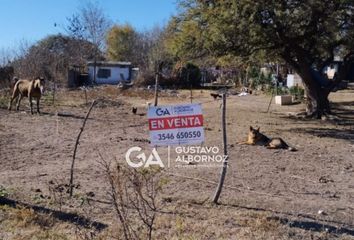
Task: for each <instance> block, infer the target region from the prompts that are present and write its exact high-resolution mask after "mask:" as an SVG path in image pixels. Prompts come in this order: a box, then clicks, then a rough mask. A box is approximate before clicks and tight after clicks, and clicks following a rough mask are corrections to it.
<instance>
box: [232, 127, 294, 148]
mask: <svg viewBox="0 0 354 240" xmlns="http://www.w3.org/2000/svg"><path fill="white" fill-rule="evenodd" d="M238 144H239V145H242V144H248V145H260V146H265V147H267V148H269V149H287V150H290V151H297V150H296V149H295V148H293V147H289V145H288V144H287V143H286V142H285V141H284V140H283V139H281V138H268V137H267V136H266V135H264V134H262V133H260V132H259V128H258V129H255V128H253V127H252V126H250V130H249V132H248V139H247V141H245V142H240V143H238Z"/></svg>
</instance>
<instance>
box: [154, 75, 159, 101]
mask: <svg viewBox="0 0 354 240" xmlns="http://www.w3.org/2000/svg"><path fill="white" fill-rule="evenodd" d="M158 85H159V73H156V78H155V103H154V106H155V107H156V106H157V103H158V98H159V94H158V91H159V90H158Z"/></svg>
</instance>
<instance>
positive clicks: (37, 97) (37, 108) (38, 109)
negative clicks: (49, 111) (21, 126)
mask: <svg viewBox="0 0 354 240" xmlns="http://www.w3.org/2000/svg"><path fill="white" fill-rule="evenodd" d="M37 113H40V112H39V97H37Z"/></svg>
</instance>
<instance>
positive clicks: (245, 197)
mask: <svg viewBox="0 0 354 240" xmlns="http://www.w3.org/2000/svg"><path fill="white" fill-rule="evenodd" d="M87 94H88V101H89V102H90V101H91V100H92V99H97V98H102V99H105V100H104V101H102V103H100V104H99V105H98V106H97V107H95V108H94V109H93V110H92V112H91V115H90V118H89V119H88V121H87V123H86V127H85V130H84V132H83V134H82V136H81V140H80V145H79V148H78V152H77V162H76V172H75V183H76V184H77V185H76V189H75V191H74V192H75V197H74V198H73V199H71V200H69V199H67V198H66V193H65V191H66V189H65V184H67V183H68V182H69V176H70V175H69V172H70V164H71V159H72V154H73V148H74V144H75V140H76V136H77V134H78V132H79V130H80V127H81V125H82V121H83V118H84V116H85V114H86V112H87V110H88V105H87V104H86V103H85V97H84V93H83V91H64V90H63V91H61V92H58V94H57V96H56V105H53V104H52V103H51V97H50V96H48V97H47V99H45V100H44V101H43V102H42V104H41V110H42V112H43V114H41V115H31V114H29V113H28V109H27V108H28V106H27V105H28V104H25V103H24V102H25V101H23V103H22V105H21V107H20V110H21V111H20V112H15V111H12V112H8V111H7V110H6V109H4V108H0V166H1V168H0V185H1V186H2V187H3V190H2V192H4V194H3V196H5V197H6V199H7V200H14V201H17V203H18V204H20V205H21V203H24V204H27V206H33V207H35V206H37V207H38V206H40V207H45V208H46V209H50V210H53V211H60V212H63V213H75V214H76V215H77V216H82V217H85V219H88V220H89V221H92V222H96V223H102V224H104V225H107V228H104V229H103V230H102V229H100V230H97V229H95V228H92V229H90V228H88V229H90V230H87V231H95V232H96V233H97V234H96V235H94V236H95V237H98V236H99V234H103V235H102V236H104V238H111V237H112V236H114V234H115V232H114V226H115V225H116V224H117V221H116V217H115V215H114V211H113V208H112V207H111V205H110V204H109V198H108V195H107V191H108V190H109V186H108V184H107V179H106V177H105V174H104V171H103V169H102V168H101V166H100V164H99V156H98V153H101V154H102V156H103V157H104V158H105V159H106V160H108V161H116V160H117V161H119V162H121V163H122V164H124V163H125V160H124V156H125V153H126V151H127V150H128V148H130V147H132V146H140V147H142V148H143V149H144V151H145V152H146V153H150V151H151V148H150V146H149V134H148V125H147V118H146V115H145V114H146V102H147V101H150V102H152V97H153V95H152V93H149V92H148V93H146V92H143V91H141V90H126V91H124V92H122V91H120V90H118V89H116V88H115V87H112V86H110V87H99V88H94V89H91V90H89V91H88V92H87ZM330 97H331V101H332V102H333V103H332V106H333V110H334V114H335V115H336V116H337V118H336V119H333V120H326V121H321V120H302V119H298V118H295V117H293V116H292V113H295V112H299V111H301V110H303V108H304V105H303V104H297V105H291V106H277V105H274V104H272V105H271V108H270V112H269V113H266V110H267V107H268V103H269V100H270V97H269V96H266V95H262V94H259V95H247V96H243V97H238V96H236V95H230V96H229V97H228V99H227V123H228V125H227V128H228V144H229V155H230V158H229V159H230V160H229V166H230V167H229V169H228V172H227V176H226V182H225V188H224V189H223V192H222V194H221V201H220V202H221V204H220V205H217V206H215V205H212V204H210V199H211V198H212V196H213V193H214V191H215V188H216V183H217V181H218V179H219V174H220V168H215V167H210V168H207V167H198V165H196V166H190V167H188V166H186V167H183V168H177V167H174V166H173V164H172V167H170V168H166V169H165V170H164V172H165V175H166V177H167V178H168V184H166V185H165V188H164V191H163V196H162V200H163V201H165V202H166V204H165V210H164V212H162V213H161V214H159V217H158V220H157V223H156V226H155V227H156V229H155V233H154V237H155V238H156V239H171V238H172V239H354V160H353V159H354V158H353V156H354V92H353V91H350V90H346V91H338V92H336V93H332V94H331V95H330ZM193 98H194V99H193V101H194V102H199V103H202V108H203V112H204V121H205V123H204V124H205V135H206V142H205V146H218V147H220V149H221V147H222V144H221V139H222V136H221V126H220V125H221V119H220V114H221V112H220V103H221V102H220V101H219V100H216V101H214V100H213V98H212V97H211V96H210V93H209V92H208V91H205V90H203V91H201V90H195V91H194V92H193ZM189 101H190V100H189V92H188V91H177V92H175V91H173V92H170V91H164V92H162V93H161V98H160V100H159V104H161V105H163V104H177V103H188V102H189ZM133 106H134V107H137V108H138V114H133V113H132V112H131V108H132V107H133ZM250 125H252V126H258V127H260V129H261V132H263V133H264V134H266V135H267V136H269V137H281V138H283V139H284V140H285V141H286V142H287V143H288V144H289V145H291V146H293V147H296V148H297V149H298V151H297V152H290V151H286V150H269V149H266V148H264V147H260V146H245V145H237V144H236V143H237V142H239V141H242V140H245V139H246V137H247V133H248V129H249V126H250ZM158 151H159V154H160V156H161V157H162V159H163V160H164V161H165V160H166V158H167V149H166V148H158ZM175 155H176V154H174V153H173V152H172V158H173V157H175ZM60 186H61V187H62V188H63V189H62V191H56V192H55V191H53V189H55V188H56V187H60ZM0 193H1V191H0ZM4 202H5V198H4V197H1V195H0V205H4ZM4 212H8V209H7V208H6V211H5V210H4V211H3V213H4ZM1 216H2V215H1V211H0V226H1V227H0V230H1V231H0V239H2V238H3V239H16V236H17V237H18V235H16V234H15V233H13V234H9V232H8V231H10V230H9V228H7V227H6V226H7V225H6V224H5V221H4V220H3V219H2V218H1ZM51 216H52V217H53V218H56V217H55V215H51ZM56 219H57V218H56ZM57 220H58V219H57ZM58 221H59V222H61V221H62V220H60V219H59V220H58ZM63 224H65V226H66V227H65V229H66V230H65V231H67V233H65V232H64V235H65V234H69V233H75V231H76V230H77V226H78V225H77V222H75V220H73V221H71V222H70V221H69V223H68V221H65V223H63ZM67 225H68V226H67ZM51 226H57V225H55V224H54V223H53V224H52V225H51ZM70 226H71V228H70ZM86 227H87V226H82V229H86ZM57 229H58V231H61V232H60V233H61V234H62V233H63V231H64V230H63V229H64V228H57ZM70 229H71V230H70ZM80 229H81V228H80ZM11 231H15V232H16V230H11ZM80 231H81V230H80ZM76 232H77V231H76ZM68 236H69V235H68ZM68 238H69V239H70V237H68Z"/></svg>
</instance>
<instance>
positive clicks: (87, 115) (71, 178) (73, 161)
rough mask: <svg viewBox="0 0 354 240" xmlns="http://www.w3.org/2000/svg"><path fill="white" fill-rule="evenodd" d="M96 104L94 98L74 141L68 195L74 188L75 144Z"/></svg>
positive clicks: (77, 142)
mask: <svg viewBox="0 0 354 240" xmlns="http://www.w3.org/2000/svg"><path fill="white" fill-rule="evenodd" d="M95 104H96V100H94V101H93V102H92V104H91V107H90V109H89V110H88V112H87V114H86V117H85V119H84V122H83V123H82V127H81V128H80V132H79V134H78V135H77V138H76V143H75V148H74V154H73V160H72V162H71V169H70V185H69V186H70V197H72V196H73V188H74V165H75V159H76V151H77V146H78V145H79V141H80V137H81V133H82V132H83V131H84V128H85V125H86V121H87V119H88V117H89V116H90V113H91V110H92V108H93V106H94V105H95Z"/></svg>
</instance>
